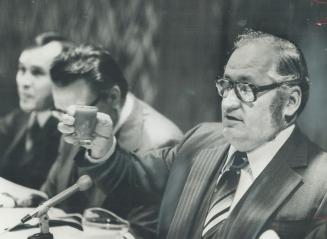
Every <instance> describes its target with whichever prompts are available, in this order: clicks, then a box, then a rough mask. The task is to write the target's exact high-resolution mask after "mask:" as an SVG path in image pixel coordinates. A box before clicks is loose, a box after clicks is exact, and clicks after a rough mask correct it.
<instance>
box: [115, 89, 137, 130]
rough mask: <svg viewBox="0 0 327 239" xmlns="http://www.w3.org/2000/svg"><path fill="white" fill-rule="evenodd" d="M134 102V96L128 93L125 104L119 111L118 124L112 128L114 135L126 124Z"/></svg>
mask: <svg viewBox="0 0 327 239" xmlns="http://www.w3.org/2000/svg"><path fill="white" fill-rule="evenodd" d="M134 101H135V98H134V95H133V94H132V93H130V92H128V93H127V94H126V99H125V103H124V105H123V107H122V109H121V112H120V115H119V119H118V122H117V124H116V125H115V127H114V133H115V134H116V133H117V132H118V130H119V129H120V128H121V127H122V125H123V124H124V123H125V122H126V120H127V118H128V117H129V115H130V114H131V113H132V110H133V106H134Z"/></svg>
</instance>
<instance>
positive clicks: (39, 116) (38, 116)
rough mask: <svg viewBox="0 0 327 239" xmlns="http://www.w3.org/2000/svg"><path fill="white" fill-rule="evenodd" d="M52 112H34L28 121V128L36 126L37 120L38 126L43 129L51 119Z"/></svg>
mask: <svg viewBox="0 0 327 239" xmlns="http://www.w3.org/2000/svg"><path fill="white" fill-rule="evenodd" d="M51 115H52V114H51V110H45V111H38V112H36V111H33V112H32V113H31V115H30V118H29V120H28V126H29V127H32V125H33V124H34V122H35V120H36V121H37V123H38V125H39V126H40V127H41V128H43V127H44V125H45V124H46V122H47V121H48V120H49V119H50V117H51Z"/></svg>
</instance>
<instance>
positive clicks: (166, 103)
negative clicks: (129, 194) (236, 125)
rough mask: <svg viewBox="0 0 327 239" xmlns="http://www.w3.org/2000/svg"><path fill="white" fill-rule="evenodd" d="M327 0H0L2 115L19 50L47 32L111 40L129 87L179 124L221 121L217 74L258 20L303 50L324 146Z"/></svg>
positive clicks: (313, 117)
mask: <svg viewBox="0 0 327 239" xmlns="http://www.w3.org/2000/svg"><path fill="white" fill-rule="evenodd" d="M326 24H327V0H201V1H199V0H179V1H176V0H157V1H152V0H69V1H67V0H0V52H1V54H0V94H1V95H0V97H1V98H0V99H1V100H0V115H3V114H5V113H6V112H8V111H9V110H11V109H12V108H14V107H16V106H17V95H16V86H15V72H16V65H17V59H18V57H19V53H20V51H21V50H22V49H23V47H24V46H26V45H27V44H28V43H29V42H31V40H32V39H33V37H34V36H35V35H36V34H38V33H40V32H43V31H58V32H61V33H62V34H63V35H65V36H66V37H68V38H71V39H72V40H74V41H76V42H90V43H95V44H100V45H103V46H105V47H106V48H107V49H109V51H110V52H111V53H112V54H113V55H114V57H115V58H116V59H117V60H118V62H119V64H120V65H121V66H122V68H123V69H124V73H125V75H126V77H127V78H128V80H129V83H130V88H131V91H132V92H134V93H135V94H136V95H137V96H139V97H140V98H142V99H144V100H145V101H147V102H149V103H150V104H152V105H154V107H155V108H157V109H159V110H160V111H162V112H163V113H164V114H166V115H167V116H169V117H170V118H171V119H172V120H174V121H175V122H176V123H177V124H178V125H179V126H180V127H181V128H182V129H183V130H187V129H189V128H190V127H192V126H194V125H195V124H197V123H199V122H202V121H217V120H220V109H219V108H220V107H219V104H220V99H219V98H218V97H217V96H216V91H215V88H214V80H215V76H216V75H217V74H221V73H222V71H223V67H224V64H225V63H226V59H227V56H228V55H229V54H230V51H231V48H232V42H233V40H234V38H235V36H236V35H237V34H238V33H239V32H241V31H242V30H244V28H254V29H258V30H264V31H268V32H271V33H274V34H277V35H280V36H284V37H288V38H289V39H291V40H293V41H294V42H296V43H297V44H298V45H299V46H300V47H301V48H302V49H303V51H304V54H305V56H306V58H307V61H308V65H309V70H310V73H311V74H310V75H311V79H312V88H311V98H310V101H309V103H308V107H307V108H306V110H305V112H304V113H303V115H302V116H301V119H300V124H301V127H302V128H303V130H304V131H306V132H307V133H308V134H309V135H310V137H311V138H312V139H314V140H315V141H317V142H319V143H320V144H321V145H324V147H326V148H327V126H326V122H327V109H326V103H327V94H326V91H327V82H326V80H325V76H326V75H327V64H326V62H327V41H326V37H327V34H326V30H327V25H326Z"/></svg>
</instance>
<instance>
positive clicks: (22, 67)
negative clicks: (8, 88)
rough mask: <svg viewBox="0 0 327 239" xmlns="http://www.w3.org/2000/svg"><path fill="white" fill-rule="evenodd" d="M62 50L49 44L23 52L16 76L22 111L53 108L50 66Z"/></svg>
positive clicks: (58, 46)
mask: <svg viewBox="0 0 327 239" xmlns="http://www.w3.org/2000/svg"><path fill="white" fill-rule="evenodd" d="M60 50H61V47H60V45H59V44H58V43H56V44H53V43H49V44H47V45H45V46H43V47H38V48H33V49H28V50H25V51H23V52H22V54H21V56H20V58H19V63H18V71H17V75H16V82H17V87H18V95H19V104H20V107H21V109H22V110H24V111H26V112H31V111H43V110H46V109H49V108H50V107H51V106H52V95H51V78H50V66H51V63H52V61H53V59H54V58H55V56H57V55H58V54H59V53H60Z"/></svg>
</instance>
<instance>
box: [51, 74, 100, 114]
mask: <svg viewBox="0 0 327 239" xmlns="http://www.w3.org/2000/svg"><path fill="white" fill-rule="evenodd" d="M52 94H53V99H54V104H55V107H56V109H58V110H60V111H66V110H67V108H68V106H70V105H91V104H93V102H94V101H96V100H97V98H98V96H97V95H96V94H95V93H94V92H93V91H92V90H91V87H90V85H89V84H88V83H87V82H86V81H85V80H77V81H75V82H73V83H71V84H69V85H68V86H64V87H58V86H56V85H53V87H52Z"/></svg>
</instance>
